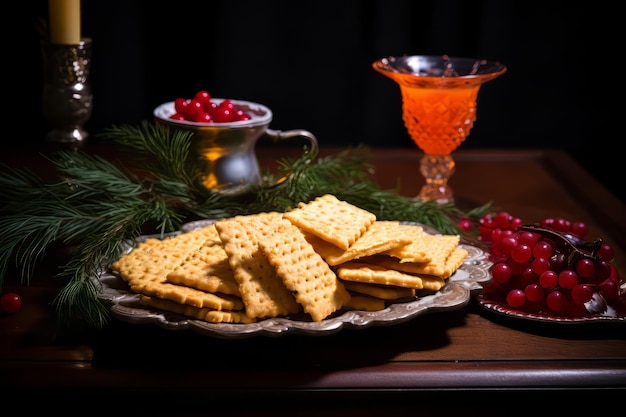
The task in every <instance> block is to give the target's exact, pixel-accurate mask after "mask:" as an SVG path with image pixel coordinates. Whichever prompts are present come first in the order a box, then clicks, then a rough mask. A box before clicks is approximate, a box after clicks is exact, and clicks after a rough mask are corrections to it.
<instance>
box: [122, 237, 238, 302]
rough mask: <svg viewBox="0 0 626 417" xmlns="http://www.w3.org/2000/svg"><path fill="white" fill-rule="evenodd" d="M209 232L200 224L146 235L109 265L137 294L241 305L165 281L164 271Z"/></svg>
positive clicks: (185, 254) (174, 265)
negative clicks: (169, 233) (172, 233)
mask: <svg viewBox="0 0 626 417" xmlns="http://www.w3.org/2000/svg"><path fill="white" fill-rule="evenodd" d="M210 233H211V232H210V230H209V229H207V228H201V229H198V230H194V231H192V232H188V233H182V234H179V235H175V236H171V237H166V238H165V239H162V240H161V239H156V238H149V239H147V240H145V241H143V242H140V243H139V244H138V245H137V247H136V248H134V249H133V250H132V251H130V252H129V253H127V254H125V255H123V256H121V257H120V258H119V259H118V260H116V261H115V262H113V264H112V265H111V269H112V270H113V271H115V272H117V273H118V275H119V276H121V277H122V279H124V280H125V281H127V282H128V284H129V286H130V289H131V291H133V292H136V293H139V294H143V295H148V296H153V297H158V298H163V299H167V300H171V301H175V302H178V303H181V304H189V305H193V306H196V307H208V308H212V309H215V310H222V309H226V310H229V309H238V308H243V303H242V301H241V299H239V298H238V297H230V296H226V295H225V296H218V295H216V294H211V293H207V292H205V291H200V290H197V289H195V288H189V287H185V286H181V285H176V284H171V283H168V282H166V277H167V274H168V273H169V272H170V271H172V270H173V269H174V268H176V266H178V265H180V264H181V263H182V262H183V261H184V260H185V259H186V258H187V257H188V256H189V254H191V253H192V252H193V251H195V250H196V249H198V248H199V247H200V246H201V245H202V244H203V243H204V241H205V240H206V239H207V238H208V237H209V236H210Z"/></svg>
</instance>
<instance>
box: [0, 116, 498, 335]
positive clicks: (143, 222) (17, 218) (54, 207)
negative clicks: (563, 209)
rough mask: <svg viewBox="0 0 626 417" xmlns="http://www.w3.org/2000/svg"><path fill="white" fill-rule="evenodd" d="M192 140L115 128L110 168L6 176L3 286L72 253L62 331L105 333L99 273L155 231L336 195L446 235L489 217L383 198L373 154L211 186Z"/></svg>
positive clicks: (70, 161) (70, 159)
mask: <svg viewBox="0 0 626 417" xmlns="http://www.w3.org/2000/svg"><path fill="white" fill-rule="evenodd" d="M191 135H192V134H191V133H189V132H184V131H179V130H175V129H170V128H167V127H163V126H159V125H157V124H154V123H149V122H142V123H141V124H140V125H138V126H113V127H111V128H109V129H106V130H105V131H104V132H103V133H102V134H101V135H99V136H98V139H100V140H104V141H107V142H109V143H111V144H114V145H116V146H117V147H118V148H119V149H120V152H122V153H127V154H129V155H130V157H126V158H124V163H121V161H108V160H105V159H102V158H100V157H98V156H93V155H89V154H86V153H84V152H82V151H57V152H56V153H54V154H53V155H52V156H50V157H48V160H49V161H50V162H51V163H52V164H53V166H54V168H55V170H56V173H57V175H58V181H57V182H55V183H45V182H44V181H43V180H42V179H40V178H39V177H38V176H37V175H35V174H33V173H32V172H31V171H29V170H27V169H16V168H11V167H9V166H5V165H3V166H2V167H1V168H2V170H0V199H2V201H4V202H5V203H4V204H3V205H2V206H1V208H0V230H2V238H1V239H0V288H1V286H2V283H3V281H4V277H5V275H6V273H7V270H8V268H9V267H10V265H11V262H12V261H13V262H14V263H15V266H16V267H17V269H18V270H19V272H20V277H21V282H22V283H23V284H26V285H27V284H29V282H30V280H31V278H32V276H33V274H34V270H35V268H36V266H37V265H38V264H39V263H40V262H41V260H42V259H43V258H44V256H45V254H46V253H47V252H48V251H49V250H50V248H51V247H53V246H55V247H58V246H61V247H66V248H71V256H70V258H69V261H68V262H67V263H66V264H65V265H63V266H62V268H61V270H60V272H59V274H58V278H61V279H63V280H64V282H65V285H64V286H63V287H62V288H61V289H60V291H59V294H58V295H57V297H56V298H55V300H54V306H55V309H56V312H57V317H58V319H59V323H60V324H61V325H69V324H70V323H72V322H74V321H76V320H80V321H83V322H86V323H87V324H89V325H90V326H94V327H96V328H101V327H102V326H104V325H105V324H106V323H107V322H108V320H109V316H108V310H107V308H106V307H105V306H104V305H102V304H101V303H100V301H99V299H98V294H99V292H100V290H101V284H100V281H99V280H98V276H99V274H100V273H102V271H103V268H106V267H107V266H108V265H110V264H111V262H113V261H114V260H115V259H117V258H118V257H119V256H120V255H121V251H122V249H121V248H122V245H121V244H120V243H121V242H126V241H133V240H134V239H136V238H138V237H139V236H140V235H142V234H144V233H146V231H147V230H149V232H150V233H154V232H155V231H157V233H161V234H165V233H168V232H172V231H175V230H178V229H179V228H180V226H181V224H182V223H184V222H186V221H191V220H196V219H199V218H223V217H228V216H232V215H236V214H251V213H258V212H263V211H285V210H288V209H290V208H293V207H296V206H297V204H298V203H299V202H301V201H310V200H312V199H314V198H315V197H318V196H320V195H323V194H327V193H328V194H334V195H336V196H337V197H338V198H339V199H342V200H345V201H348V202H350V203H352V204H354V205H357V206H359V207H362V208H364V209H366V210H369V211H371V212H373V213H375V214H376V216H377V218H379V219H388V220H391V219H395V220H404V221H415V222H419V223H423V224H426V225H430V226H432V227H434V228H436V229H437V230H439V231H440V232H441V233H455V234H456V233H460V230H459V229H458V227H457V221H458V219H459V218H460V217H461V216H463V215H468V214H469V215H472V216H474V217H477V216H480V215H481V214H482V213H484V212H485V211H486V210H487V209H488V206H484V207H482V208H476V209H474V211H473V212H472V213H463V212H462V211H461V210H460V209H458V208H457V207H455V206H454V205H453V204H447V205H440V204H437V203H435V202H416V201H413V200H412V199H410V198H407V197H403V196H400V195H399V194H398V193H396V192H394V191H384V190H381V189H380V188H379V186H378V185H377V184H376V183H374V182H372V181H371V180H369V179H368V176H367V172H368V169H369V168H370V166H369V165H368V162H367V161H368V158H369V154H368V150H367V148H365V147H361V146H359V147H356V148H346V150H344V151H343V152H340V153H337V154H335V155H330V156H327V157H324V158H318V157H317V154H316V153H314V152H312V151H310V150H305V152H304V153H303V155H302V156H301V157H300V158H293V159H289V158H286V159H281V160H279V161H278V169H277V172H276V173H271V172H269V171H265V172H263V175H262V181H261V184H260V185H258V186H257V187H255V188H253V189H251V190H250V191H249V192H248V193H246V194H243V195H238V196H237V195H228V194H223V193H217V192H213V191H210V190H208V189H206V188H205V187H204V186H202V184H201V182H200V181H199V179H200V175H201V171H200V167H199V166H197V165H195V163H194V162H193V160H194V158H190V152H191Z"/></svg>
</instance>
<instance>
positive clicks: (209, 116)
mask: <svg viewBox="0 0 626 417" xmlns="http://www.w3.org/2000/svg"><path fill="white" fill-rule="evenodd" d="M174 110H175V111H176V113H174V114H173V115H172V116H170V119H173V120H184V121H188V122H198V123H231V122H240V121H244V120H250V115H249V114H247V113H246V112H245V111H243V110H242V109H240V108H238V107H237V106H236V105H235V104H234V103H233V102H232V101H231V100H229V99H225V100H222V101H220V102H219V103H218V102H217V101H215V100H213V99H212V98H211V94H209V92H208V91H204V90H201V91H198V92H197V93H196V94H195V95H194V97H193V98H192V99H186V98H182V97H179V98H177V99H176V100H174Z"/></svg>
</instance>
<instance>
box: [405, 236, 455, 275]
mask: <svg viewBox="0 0 626 417" xmlns="http://www.w3.org/2000/svg"><path fill="white" fill-rule="evenodd" d="M459 241H460V237H459V236H458V235H429V234H425V235H424V242H425V244H426V251H427V253H428V254H429V255H430V257H431V260H430V261H429V262H412V261H410V260H407V259H400V263H401V264H402V263H406V264H407V265H410V267H408V268H407V269H403V270H404V271H407V272H411V273H414V274H427V275H435V276H438V277H442V278H448V277H450V275H452V273H453V272H454V271H456V269H457V268H458V267H459V266H460V264H461V263H462V262H463V259H465V256H467V251H466V252H465V256H462V252H459V251H457V249H458V248H459V246H458V245H459ZM453 252H454V256H453V257H452V258H451V261H452V262H451V263H447V262H446V261H447V260H448V258H449V257H450V255H452V254H453ZM461 257H462V258H463V259H461V263H458V260H459V258H461Z"/></svg>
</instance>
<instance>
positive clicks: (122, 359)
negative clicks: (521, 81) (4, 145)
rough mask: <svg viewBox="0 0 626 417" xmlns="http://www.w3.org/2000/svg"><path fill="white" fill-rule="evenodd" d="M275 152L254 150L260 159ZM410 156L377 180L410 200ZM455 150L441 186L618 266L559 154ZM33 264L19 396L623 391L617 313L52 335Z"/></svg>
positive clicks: (446, 396) (220, 398)
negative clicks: (571, 233)
mask: <svg viewBox="0 0 626 417" xmlns="http://www.w3.org/2000/svg"><path fill="white" fill-rule="evenodd" d="M336 151H337V150H336V149H324V150H323V153H326V154H328V153H333V152H336ZM277 152H278V150H277V149H274V148H272V147H267V148H265V147H263V148H260V149H259V155H260V156H259V159H260V161H261V164H270V161H272V160H273V159H275V158H276V155H277ZM281 152H282V150H281ZM420 156H421V155H420V153H419V152H418V151H416V150H410V149H376V150H375V152H373V153H372V161H371V162H372V164H373V165H374V167H375V172H374V174H373V175H374V178H375V179H376V181H378V182H379V184H381V186H382V187H383V188H393V187H395V186H397V185H399V187H400V190H401V192H402V193H403V194H406V195H415V194H417V191H418V189H419V187H420V186H421V184H422V180H421V179H420V177H419V174H418V164H419V158H420ZM35 158H36V153H35V150H34V149H29V148H25V149H22V150H20V151H19V152H14V153H13V154H9V155H7V154H5V155H4V156H3V160H4V161H5V162H9V163H11V164H14V165H16V166H19V165H22V164H31V165H32V164H33V161H34V160H35ZM455 159H456V161H457V167H456V173H455V174H454V176H453V178H452V181H451V185H452V186H453V188H454V190H455V193H456V195H457V196H458V197H459V198H460V200H459V201H473V202H475V203H477V204H484V203H486V202H489V201H493V203H494V204H495V205H496V206H497V207H498V208H500V209H502V210H506V211H508V212H510V213H512V214H514V215H516V216H518V217H521V218H522V219H523V220H524V221H525V222H527V223H531V222H535V221H539V220H541V219H543V218H545V217H549V216H550V217H564V218H567V219H570V220H581V221H584V222H586V223H587V224H588V225H589V228H590V236H595V237H602V238H604V239H605V240H606V241H607V242H609V243H610V244H611V245H613V247H614V248H615V251H616V261H615V265H616V266H617V268H618V270H619V271H620V272H621V274H622V276H624V275H625V274H626V217H625V216H624V214H625V213H626V210H625V207H624V205H623V204H622V203H621V202H620V201H619V200H618V199H617V198H615V197H614V196H613V195H611V194H610V193H608V192H607V191H606V189H604V188H603V187H602V186H601V185H600V184H599V183H598V182H597V181H596V180H595V179H594V178H592V177H591V176H590V175H589V174H588V173H587V172H586V171H584V170H583V169H581V167H580V166H579V165H577V164H576V163H575V162H574V161H573V160H572V159H571V158H570V157H569V156H568V155H566V154H565V153H563V152H561V151H558V150H513V151H510V150H509V151H500V150H459V151H457V152H456V153H455ZM43 274H44V276H43V277H42V279H37V280H35V282H33V283H32V284H31V285H30V286H28V287H23V286H18V285H15V284H13V283H11V282H9V283H7V284H6V285H5V286H6V288H5V290H15V291H18V292H19V293H20V294H21V295H22V298H23V309H22V310H21V311H20V312H19V313H17V314H14V315H5V316H1V317H0V340H1V342H0V392H2V393H3V398H11V396H12V395H18V394H19V393H26V392H28V393H29V395H30V396H31V398H32V399H33V400H32V402H29V403H25V404H24V406H25V407H28V405H29V404H31V405H33V406H37V405H41V403H40V402H39V400H38V399H41V401H44V402H45V401H47V400H48V399H51V398H52V399H57V400H61V399H63V398H65V399H66V400H68V401H72V399H76V398H82V399H84V400H89V401H95V402H96V403H94V404H102V405H103V406H105V405H106V407H108V409H110V410H114V409H115V407H116V404H117V407H120V408H123V409H125V410H130V408H128V407H131V405H132V404H135V405H136V409H137V410H148V409H153V411H154V412H156V414H158V415H167V414H168V413H173V412H174V411H176V412H175V414H169V415H187V414H188V415H191V414H193V413H194V412H197V411H206V412H210V410H211V409H212V407H213V406H221V407H222V408H224V409H229V408H232V409H231V415H251V414H253V413H252V412H253V411H257V412H258V411H259V410H265V411H266V414H263V415H294V413H295V412H296V411H298V412H300V413H302V414H303V415H307V413H309V414H310V415H318V413H321V412H322V411H323V412H325V413H326V415H335V414H337V415H344V416H345V415H348V416H351V415H354V416H357V415H358V416H365V415H374V414H376V412H378V411H381V412H384V413H386V414H388V413H392V414H393V413H394V412H399V411H401V410H404V411H411V410H412V411H415V412H417V411H420V412H421V413H422V415H441V413H444V412H455V413H462V414H459V415H468V414H469V415H478V414H479V413H480V414H481V415H484V414H485V412H486V411H485V410H489V409H493V407H494V403H493V401H494V399H493V398H494V397H493V396H494V395H495V394H497V395H499V397H500V398H505V399H508V400H510V401H512V403H510V404H511V405H510V406H511V407H512V409H516V408H517V407H520V406H521V407H525V406H528V404H527V403H528V402H530V401H533V402H534V401H539V399H545V400H550V401H558V404H559V406H558V407H559V409H560V410H563V411H567V410H572V411H573V410H576V409H577V407H578V405H579V404H580V401H583V402H584V403H585V404H595V401H599V403H598V405H599V406H600V407H604V406H606V404H607V403H606V401H614V400H617V399H619V398H620V397H621V396H623V395H624V394H626V324H625V323H623V322H621V323H614V322H613V323H595V324H556V323H542V322H534V321H527V320H520V319H515V318H510V317H504V316H500V315H496V314H494V313H492V312H490V311H486V310H484V309H483V308H482V307H481V306H480V305H478V303H477V302H476V300H475V299H474V298H472V299H471V300H470V302H469V304H468V305H467V306H466V307H463V308H461V309H456V310H451V311H442V312H436V313H432V314H426V315H422V316H419V317H416V318H415V319H413V320H410V321H408V322H405V323H401V324H398V325H392V326H378V327H369V328H366V329H358V330H354V329H344V330H342V331H341V332H339V333H337V334H333V335H328V336H320V337H315V336H305V335H291V334H290V335H287V336H284V337H276V338H274V337H254V338H250V339H243V340H227V339H219V338H212V337H208V336H206V335H201V334H197V333H195V332H190V331H181V332H178V331H171V330H164V329H162V328H160V327H158V326H156V325H152V324H150V325H139V324H131V323H125V322H121V321H118V320H114V321H113V322H112V323H111V324H110V325H109V326H107V327H106V328H105V329H104V330H102V331H96V330H92V329H69V330H66V331H59V330H58V329H56V328H55V326H54V324H53V322H52V317H53V311H52V308H51V306H50V302H51V300H52V299H53V298H54V296H55V294H56V291H57V288H58V287H57V284H55V282H54V280H52V279H51V277H50V276H45V273H43ZM579 395H580V396H582V397H581V399H577V397H576V396H579ZM123 404H125V405H123ZM129 404H130V405H129ZM155 405H156V408H155V407H154V406H155ZM66 406H67V405H66ZM66 406H65V407H66ZM537 407H541V406H540V405H537ZM154 412H151V413H149V414H152V415H155V413H154ZM237 413H240V414H237ZM149 414H146V415H149ZM444 415H445V414H444Z"/></svg>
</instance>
